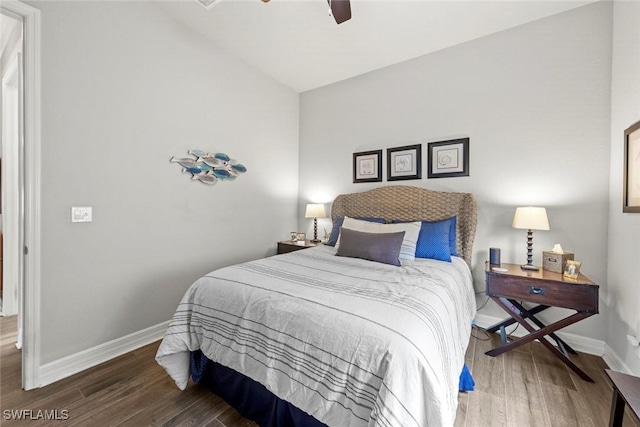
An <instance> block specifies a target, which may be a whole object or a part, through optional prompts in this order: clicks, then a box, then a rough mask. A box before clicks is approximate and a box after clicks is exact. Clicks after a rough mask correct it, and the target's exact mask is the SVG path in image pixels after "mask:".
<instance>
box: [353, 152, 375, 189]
mask: <svg viewBox="0 0 640 427" xmlns="http://www.w3.org/2000/svg"><path fill="white" fill-rule="evenodd" d="M381 181H382V150H374V151H361V152H359V153H353V182H354V183H360V182H381Z"/></svg>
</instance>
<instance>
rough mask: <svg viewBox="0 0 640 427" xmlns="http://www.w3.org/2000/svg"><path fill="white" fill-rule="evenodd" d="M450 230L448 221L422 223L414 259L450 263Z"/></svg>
mask: <svg viewBox="0 0 640 427" xmlns="http://www.w3.org/2000/svg"><path fill="white" fill-rule="evenodd" d="M450 228H451V225H450V221H435V222H428V221H422V227H420V234H419V235H418V243H417V245H416V258H431V259H437V260H440V261H447V262H451V250H450V249H449V234H450V233H449V229H450Z"/></svg>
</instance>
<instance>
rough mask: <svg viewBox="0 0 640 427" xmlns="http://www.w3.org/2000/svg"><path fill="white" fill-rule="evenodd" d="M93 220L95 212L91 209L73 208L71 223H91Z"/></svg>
mask: <svg viewBox="0 0 640 427" xmlns="http://www.w3.org/2000/svg"><path fill="white" fill-rule="evenodd" d="M92 220H93V212H92V208H91V207H73V208H71V222H91V221H92Z"/></svg>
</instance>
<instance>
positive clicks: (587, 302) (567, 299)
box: [485, 264, 599, 382]
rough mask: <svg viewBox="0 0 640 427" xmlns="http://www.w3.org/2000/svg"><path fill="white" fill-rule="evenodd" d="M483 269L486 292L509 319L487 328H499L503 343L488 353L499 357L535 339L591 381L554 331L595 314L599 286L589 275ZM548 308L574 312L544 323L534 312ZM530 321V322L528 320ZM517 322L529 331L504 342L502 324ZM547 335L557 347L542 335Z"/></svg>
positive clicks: (509, 266)
mask: <svg viewBox="0 0 640 427" xmlns="http://www.w3.org/2000/svg"><path fill="white" fill-rule="evenodd" d="M490 267H497V266H490V265H488V268H487V270H486V279H487V291H486V292H487V295H488V296H489V297H491V299H492V300H493V301H495V303H496V304H498V306H500V307H501V308H502V309H503V310H504V311H506V312H507V313H508V314H509V315H510V316H511V319H507V320H505V321H503V322H500V323H498V324H496V325H493V326H491V327H490V328H488V329H487V332H496V331H498V330H499V331H500V334H501V337H502V345H501V346H500V347H496V348H494V349H493V350H490V351H488V352H486V353H485V354H487V355H489V356H498V355H500V354H502V353H504V352H506V351H509V350H513V349H514V348H517V347H520V346H521V345H523V344H526V343H528V342H531V341H533V340H535V339H538V340H539V341H540V342H541V343H542V344H543V345H544V346H545V347H547V348H548V349H549V351H551V352H552V353H553V354H554V355H555V356H556V357H558V358H559V359H560V360H562V361H563V362H564V363H565V364H566V365H567V366H569V367H570V368H571V369H573V371H574V372H575V373H576V374H578V375H579V376H580V378H582V379H583V380H586V381H590V382H593V380H592V379H591V377H589V375H587V374H586V373H585V372H584V371H582V369H580V368H579V367H578V366H577V365H576V364H575V363H573V362H572V361H571V359H570V358H569V355H568V354H567V353H572V354H576V351H575V350H574V349H572V348H571V347H570V346H569V345H568V344H567V343H565V342H564V341H562V339H560V338H559V337H558V336H557V335H556V334H555V332H556V331H557V330H559V329H562V328H564V327H567V326H569V325H572V324H574V323H576V322H578V321H580V320H582V319H585V318H587V317H590V316H593V315H594V314H598V290H599V286H598V285H597V284H595V283H594V282H593V281H591V280H590V279H589V278H588V277H586V276H584V275H582V274H580V275H579V276H578V278H577V279H575V280H571V279H566V278H564V276H563V275H562V274H560V273H554V272H551V271H547V270H543V269H540V270H539V271H530V270H522V269H521V268H520V266H519V265H516V264H501V265H500V267H501V268H503V269H506V271H505V272H497V271H494V270H492V269H491V268H490ZM523 301H525V302H529V303H534V304H537V305H536V306H535V307H533V308H525V307H524V306H523V305H522V302H523ZM549 307H562V308H568V309H571V310H575V311H576V312H575V313H574V314H572V315H570V316H568V317H565V318H564V319H561V320H559V321H557V322H554V323H552V324H550V325H545V324H544V323H543V322H542V321H541V320H540V319H538V318H537V317H536V314H538V313H540V312H542V311H544V310H546V309H547V308H549ZM527 320H529V321H530V322H531V323H533V324H531V323H529V322H528V321H527ZM516 322H518V323H520V324H521V325H522V326H524V328H525V329H526V330H527V331H529V334H527V335H525V336H523V337H520V338H517V339H515V340H514V341H512V342H510V343H507V340H506V336H505V327H506V326H509V325H512V324H514V323H516ZM545 336H549V337H550V338H551V339H553V340H554V341H555V342H556V344H557V347H556V346H554V345H553V344H552V343H551V342H549V340H547V339H546V338H544V337H545Z"/></svg>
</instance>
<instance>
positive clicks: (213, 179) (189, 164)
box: [170, 150, 247, 185]
mask: <svg viewBox="0 0 640 427" xmlns="http://www.w3.org/2000/svg"><path fill="white" fill-rule="evenodd" d="M187 154H188V155H190V156H193V157H182V158H178V157H175V156H174V157H172V158H171V160H170V162H171V163H177V164H179V165H180V166H182V173H188V174H191V179H192V180H193V181H200V182H202V183H204V184H209V185H214V184H216V183H217V182H218V181H220V180H223V181H224V180H227V181H233V180H234V179H236V178H237V177H238V175H240V174H241V173H245V172H246V171H247V168H246V167H245V166H244V165H242V164H240V163H238V162H237V161H236V160H234V159H231V158H229V156H227V155H226V154H224V153H215V154H211V153H206V152H204V151H201V150H189V151H187Z"/></svg>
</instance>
